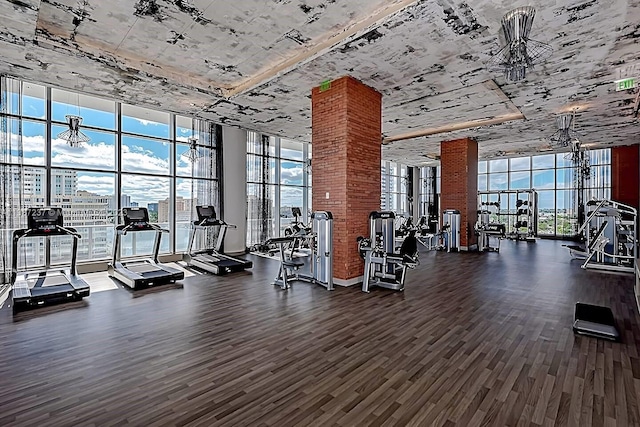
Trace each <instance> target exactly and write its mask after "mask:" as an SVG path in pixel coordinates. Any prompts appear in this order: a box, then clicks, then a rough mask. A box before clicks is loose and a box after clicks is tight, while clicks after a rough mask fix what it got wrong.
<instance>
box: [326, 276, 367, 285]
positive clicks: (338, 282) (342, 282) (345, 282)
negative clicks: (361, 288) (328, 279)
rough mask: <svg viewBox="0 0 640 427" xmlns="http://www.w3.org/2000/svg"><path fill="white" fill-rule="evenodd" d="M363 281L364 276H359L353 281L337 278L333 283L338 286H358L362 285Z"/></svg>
mask: <svg viewBox="0 0 640 427" xmlns="http://www.w3.org/2000/svg"><path fill="white" fill-rule="evenodd" d="M362 279H364V276H358V277H354V278H353V279H347V280H343V279H336V278H335V277H334V278H333V283H334V284H336V285H338V286H345V287H346V286H355V285H358V284H360V283H362Z"/></svg>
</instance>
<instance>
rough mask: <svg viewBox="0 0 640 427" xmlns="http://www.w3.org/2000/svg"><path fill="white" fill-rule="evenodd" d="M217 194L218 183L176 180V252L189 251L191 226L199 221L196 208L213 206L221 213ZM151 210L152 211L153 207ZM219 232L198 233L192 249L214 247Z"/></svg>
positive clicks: (209, 230) (210, 230) (200, 180)
mask: <svg viewBox="0 0 640 427" xmlns="http://www.w3.org/2000/svg"><path fill="white" fill-rule="evenodd" d="M217 194H218V183H217V181H213V180H205V179H185V178H178V179H177V180H176V196H177V197H176V252H185V251H186V250H187V249H188V245H189V236H190V233H191V224H192V221H193V220H195V219H197V211H196V206H198V205H213V206H215V208H216V212H219V201H218V197H217ZM149 209H150V210H151V206H149ZM156 212H157V208H156ZM231 222H233V221H231ZM219 231H220V229H219V227H207V228H205V229H204V230H198V231H196V234H195V239H194V243H193V247H192V249H193V250H199V249H205V248H211V247H213V245H214V244H215V243H214V242H215V240H216V237H217V235H218V232H219ZM230 231H231V232H233V230H230Z"/></svg>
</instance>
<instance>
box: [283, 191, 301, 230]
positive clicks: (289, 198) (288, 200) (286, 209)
mask: <svg viewBox="0 0 640 427" xmlns="http://www.w3.org/2000/svg"><path fill="white" fill-rule="evenodd" d="M303 197H304V188H300V187H289V186H286V185H282V186H280V235H281V236H284V229H285V228H287V226H289V225H290V224H291V223H292V222H293V221H294V217H293V214H292V213H291V208H292V207H298V208H300V209H302V203H303V200H302V199H303ZM303 220H304V218H299V221H303Z"/></svg>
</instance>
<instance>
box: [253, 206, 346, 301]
mask: <svg viewBox="0 0 640 427" xmlns="http://www.w3.org/2000/svg"><path fill="white" fill-rule="evenodd" d="M301 239H305V240H306V241H307V242H308V244H309V247H310V249H311V261H310V266H309V270H310V271H309V273H308V274H302V273H299V272H298V270H299V269H300V268H302V267H303V266H304V262H303V261H301V260H299V259H297V258H294V257H293V253H294V251H293V250H291V251H290V252H289V255H287V252H288V251H286V250H285V249H286V247H289V246H290V247H296V245H298V242H299V241H300V240H301ZM266 244H267V245H271V244H275V245H277V246H278V247H279V251H280V269H279V270H278V276H277V277H276V278H275V280H274V281H273V285H278V286H280V287H281V288H282V289H288V288H290V287H291V283H290V282H292V281H296V280H301V281H305V282H310V283H315V284H318V285H321V286H324V287H325V288H326V289H327V290H328V291H332V290H333V289H334V288H333V215H332V214H331V212H325V211H318V212H314V213H313V214H311V230H310V232H309V233H308V234H304V235H303V234H300V233H295V234H289V235H285V236H283V237H273V238H271V239H269V240H267V242H266Z"/></svg>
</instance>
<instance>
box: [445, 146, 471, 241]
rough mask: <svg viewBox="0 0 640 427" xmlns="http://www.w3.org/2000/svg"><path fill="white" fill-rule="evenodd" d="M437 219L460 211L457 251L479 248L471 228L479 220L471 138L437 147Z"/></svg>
mask: <svg viewBox="0 0 640 427" xmlns="http://www.w3.org/2000/svg"><path fill="white" fill-rule="evenodd" d="M440 166H441V174H440V175H441V183H440V184H441V195H440V215H441V216H442V211H444V210H445V209H457V210H459V211H460V247H461V249H462V250H475V249H477V248H478V239H477V237H476V235H475V233H474V230H473V226H474V224H475V222H476V221H477V216H478V143H477V142H476V141H475V140H473V139H471V138H462V139H456V140H453V141H443V142H442V143H440Z"/></svg>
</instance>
